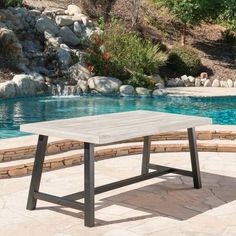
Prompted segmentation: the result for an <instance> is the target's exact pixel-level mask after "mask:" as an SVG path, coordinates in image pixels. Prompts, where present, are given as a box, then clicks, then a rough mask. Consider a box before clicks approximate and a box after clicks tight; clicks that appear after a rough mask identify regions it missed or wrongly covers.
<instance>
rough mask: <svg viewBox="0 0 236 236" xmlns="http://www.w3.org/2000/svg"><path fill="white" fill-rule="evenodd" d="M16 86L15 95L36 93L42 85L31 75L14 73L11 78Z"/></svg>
mask: <svg viewBox="0 0 236 236" xmlns="http://www.w3.org/2000/svg"><path fill="white" fill-rule="evenodd" d="M12 82H14V83H15V84H16V86H17V89H16V91H17V96H32V95H36V94H37V93H38V92H39V91H40V90H41V89H42V87H43V84H42V83H41V82H38V81H35V80H34V79H33V77H32V76H31V75H26V74H20V75H15V76H14V78H13V79H12Z"/></svg>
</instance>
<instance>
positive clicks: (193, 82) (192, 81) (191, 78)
mask: <svg viewBox="0 0 236 236" xmlns="http://www.w3.org/2000/svg"><path fill="white" fill-rule="evenodd" d="M188 80H189V82H190V83H192V84H193V85H194V84H195V78H194V77H193V76H188Z"/></svg>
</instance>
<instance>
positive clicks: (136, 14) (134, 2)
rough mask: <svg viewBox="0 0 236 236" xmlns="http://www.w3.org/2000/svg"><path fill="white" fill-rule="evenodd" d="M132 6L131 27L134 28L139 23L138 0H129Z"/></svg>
mask: <svg viewBox="0 0 236 236" xmlns="http://www.w3.org/2000/svg"><path fill="white" fill-rule="evenodd" d="M131 5H132V9H131V10H132V12H131V14H132V27H133V28H134V27H135V26H136V25H137V24H138V21H139V10H140V0H131Z"/></svg>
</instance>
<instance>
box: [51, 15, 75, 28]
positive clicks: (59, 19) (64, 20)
mask: <svg viewBox="0 0 236 236" xmlns="http://www.w3.org/2000/svg"><path fill="white" fill-rule="evenodd" d="M55 21H56V23H57V25H59V26H65V25H72V24H73V23H74V21H73V19H72V17H71V16H65V15H59V16H56V18H55Z"/></svg>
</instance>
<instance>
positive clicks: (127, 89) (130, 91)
mask: <svg viewBox="0 0 236 236" xmlns="http://www.w3.org/2000/svg"><path fill="white" fill-rule="evenodd" d="M120 94H121V95H123V96H131V95H134V94H135V89H134V87H133V86H131V85H122V86H120Z"/></svg>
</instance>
